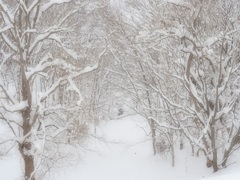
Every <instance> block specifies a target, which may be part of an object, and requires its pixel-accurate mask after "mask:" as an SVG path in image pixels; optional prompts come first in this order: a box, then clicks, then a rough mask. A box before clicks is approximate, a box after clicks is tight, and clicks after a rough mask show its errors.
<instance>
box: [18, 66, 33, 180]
mask: <svg viewBox="0 0 240 180" xmlns="http://www.w3.org/2000/svg"><path fill="white" fill-rule="evenodd" d="M21 73H22V100H23V101H27V102H28V107H27V108H26V109H25V110H23V111H22V118H23V137H25V139H24V142H23V143H21V144H19V151H20V153H21V155H22V158H23V160H24V166H25V168H24V169H25V172H24V173H25V174H24V177H25V180H35V177H34V157H33V156H32V155H31V154H29V153H28V152H27V151H28V150H31V148H32V147H31V144H32V143H31V141H28V139H29V136H31V129H32V125H31V122H30V120H31V105H32V94H31V90H30V85H29V81H28V80H27V78H26V74H25V70H24V66H22V67H21Z"/></svg>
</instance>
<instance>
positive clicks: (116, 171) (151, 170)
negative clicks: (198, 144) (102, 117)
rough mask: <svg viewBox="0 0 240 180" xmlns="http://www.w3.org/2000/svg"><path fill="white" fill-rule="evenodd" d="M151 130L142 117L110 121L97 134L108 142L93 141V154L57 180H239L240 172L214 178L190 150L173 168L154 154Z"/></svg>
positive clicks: (56, 179)
mask: <svg viewBox="0 0 240 180" xmlns="http://www.w3.org/2000/svg"><path fill="white" fill-rule="evenodd" d="M148 131H149V130H148V125H147V124H146V122H145V121H144V119H143V118H142V117H140V116H131V117H127V118H123V119H120V120H112V121H109V122H108V123H106V124H104V125H102V126H101V127H100V128H99V132H98V134H99V135H100V136H102V137H104V139H105V140H106V141H108V142H109V143H107V142H103V141H100V140H97V139H95V140H93V141H92V142H91V144H90V146H91V147H90V148H91V149H92V150H94V151H93V152H90V151H88V152H86V153H85V155H84V156H83V161H82V162H81V163H80V164H79V165H78V166H77V167H71V168H68V169H66V170H64V171H62V170H61V171H60V172H56V174H55V176H54V180H69V179H70V180H113V179H114V180H123V179H124V180H148V179H151V180H159V179H160V178H161V179H164V180H181V179H182V180H186V179H187V180H202V179H208V180H215V179H217V178H219V177H223V178H224V179H225V178H226V179H227V177H229V178H230V177H231V179H233V178H234V177H235V176H236V177H238V178H239V177H240V173H239V174H234V176H233V175H232V174H230V175H225V171H222V173H219V175H218V174H214V175H212V172H211V171H212V170H211V169H207V168H206V167H205V165H204V159H201V160H199V158H198V159H197V157H191V156H188V155H187V154H189V153H190V152H188V151H182V152H181V151H180V152H178V154H177V163H176V167H175V168H173V167H171V166H170V162H168V161H167V160H166V159H163V158H161V157H154V156H153V155H152V151H151V141H150V140H149V138H148V136H147V133H148ZM238 167H239V166H238ZM235 172H237V171H235ZM208 176H210V177H211V178H207V177H208ZM232 176H233V177H232ZM229 178H228V179H229ZM221 180H222V179H221Z"/></svg>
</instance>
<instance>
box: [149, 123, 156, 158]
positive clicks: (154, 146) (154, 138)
mask: <svg viewBox="0 0 240 180" xmlns="http://www.w3.org/2000/svg"><path fill="white" fill-rule="evenodd" d="M150 126H151V133H152V146H153V154H154V155H156V153H157V150H156V125H155V122H154V120H152V119H151V120H150Z"/></svg>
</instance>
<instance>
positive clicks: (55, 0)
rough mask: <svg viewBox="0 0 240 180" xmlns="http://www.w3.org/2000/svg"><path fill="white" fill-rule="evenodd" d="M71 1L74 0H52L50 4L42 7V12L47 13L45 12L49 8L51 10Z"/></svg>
mask: <svg viewBox="0 0 240 180" xmlns="http://www.w3.org/2000/svg"><path fill="white" fill-rule="evenodd" d="M70 1H72V0H50V1H49V2H48V3H46V4H44V5H43V6H42V7H41V11H42V12H45V11H47V10H48V9H49V8H51V7H52V6H54V5H57V4H62V3H67V2H70Z"/></svg>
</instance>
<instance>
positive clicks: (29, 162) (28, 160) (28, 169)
mask: <svg viewBox="0 0 240 180" xmlns="http://www.w3.org/2000/svg"><path fill="white" fill-rule="evenodd" d="M25 148H26V147H25V145H24V144H20V145H19V151H20V154H21V155H22V158H23V161H24V170H25V172H24V179H25V180H35V176H34V171H35V169H34V158H33V156H31V155H27V154H25V153H26V152H24V151H25V150H24V149H25Z"/></svg>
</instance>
